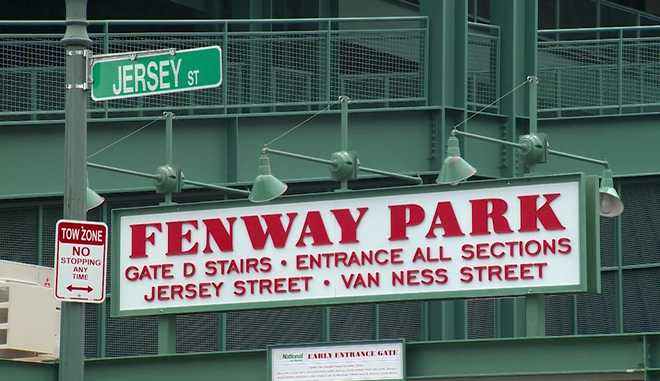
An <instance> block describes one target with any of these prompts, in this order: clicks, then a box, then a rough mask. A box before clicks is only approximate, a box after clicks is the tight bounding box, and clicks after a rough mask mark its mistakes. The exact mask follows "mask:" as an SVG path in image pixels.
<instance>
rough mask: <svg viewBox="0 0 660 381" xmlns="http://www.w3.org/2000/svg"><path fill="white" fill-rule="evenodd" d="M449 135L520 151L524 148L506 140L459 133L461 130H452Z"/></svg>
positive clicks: (463, 132)
mask: <svg viewBox="0 0 660 381" xmlns="http://www.w3.org/2000/svg"><path fill="white" fill-rule="evenodd" d="M451 133H452V135H462V136H467V137H470V138H474V139H478V140H485V141H487V142H492V143H499V144H504V145H507V146H511V147H516V148H521V149H522V148H525V146H524V145H523V144H520V143H514V142H510V141H508V140H502V139H497V138H491V137H488V136H483V135H478V134H473V133H471V132H465V131H461V130H452V131H451Z"/></svg>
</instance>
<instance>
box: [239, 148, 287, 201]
mask: <svg viewBox="0 0 660 381" xmlns="http://www.w3.org/2000/svg"><path fill="white" fill-rule="evenodd" d="M259 161H260V164H259V175H258V176H257V178H256V179H255V180H254V184H252V190H251V191H250V195H249V196H248V200H250V201H252V202H266V201H270V200H273V199H276V198H278V197H280V196H281V195H282V194H284V192H286V189H287V185H286V184H284V183H283V182H281V181H280V180H279V179H278V178H277V177H275V176H273V175H272V174H271V171H270V160H269V158H268V155H266V154H261V156H260V157H259Z"/></svg>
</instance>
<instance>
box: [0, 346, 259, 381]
mask: <svg viewBox="0 0 660 381" xmlns="http://www.w3.org/2000/svg"><path fill="white" fill-rule="evenodd" d="M85 365H86V367H85V371H86V375H87V376H88V379H89V380H94V381H116V380H122V381H152V380H153V381H156V380H158V381H175V380H177V381H178V380H190V379H194V380H242V381H251V380H254V381H257V380H259V381H263V380H266V379H267V363H266V351H245V352H224V353H219V352H214V353H208V354H190V355H189V354H183V355H172V356H144V357H130V358H117V359H101V360H88V361H87V362H86V364H85ZM0 372H1V369H0ZM35 381H37V380H35Z"/></svg>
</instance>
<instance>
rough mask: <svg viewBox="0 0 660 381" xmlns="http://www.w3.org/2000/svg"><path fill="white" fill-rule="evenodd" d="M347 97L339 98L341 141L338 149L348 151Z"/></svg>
mask: <svg viewBox="0 0 660 381" xmlns="http://www.w3.org/2000/svg"><path fill="white" fill-rule="evenodd" d="M348 100H349V99H348V97H347V96H344V95H342V96H341V97H339V101H340V102H341V141H340V149H341V150H342V151H348Z"/></svg>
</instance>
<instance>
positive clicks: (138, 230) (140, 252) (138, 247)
mask: <svg viewBox="0 0 660 381" xmlns="http://www.w3.org/2000/svg"><path fill="white" fill-rule="evenodd" d="M148 227H151V228H154V229H156V230H157V231H158V232H161V231H163V230H162V229H163V225H162V224H161V223H159V222H155V223H151V224H134V225H131V255H130V256H129V257H130V258H146V257H147V242H149V243H150V244H152V245H153V244H154V242H155V233H154V232H151V233H150V234H149V235H147V228H148Z"/></svg>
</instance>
